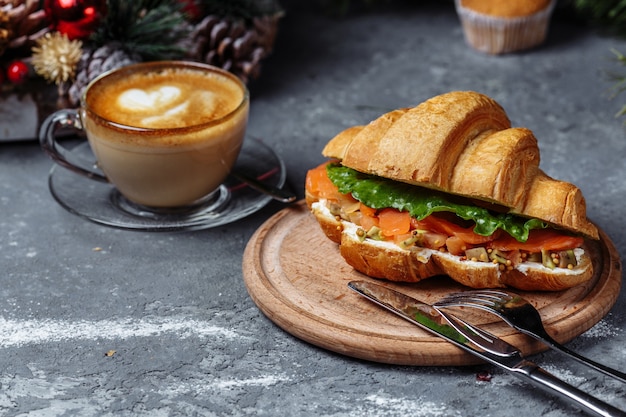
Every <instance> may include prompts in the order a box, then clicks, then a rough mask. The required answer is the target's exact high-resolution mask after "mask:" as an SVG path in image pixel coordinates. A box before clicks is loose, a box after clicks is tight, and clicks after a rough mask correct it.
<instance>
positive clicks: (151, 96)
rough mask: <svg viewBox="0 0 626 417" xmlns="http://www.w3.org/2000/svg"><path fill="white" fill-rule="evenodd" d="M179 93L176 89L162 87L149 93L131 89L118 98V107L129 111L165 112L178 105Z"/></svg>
mask: <svg viewBox="0 0 626 417" xmlns="http://www.w3.org/2000/svg"><path fill="white" fill-rule="evenodd" d="M180 97H181V91H180V89H178V88H177V87H173V86H162V87H159V88H157V89H154V90H151V91H145V90H142V89H139V88H131V89H129V90H126V91H124V92H123V93H122V94H120V95H119V97H118V105H119V106H120V107H121V108H123V109H126V110H130V111H148V110H151V111H155V110H156V111H161V110H165V111H167V110H168V109H169V108H172V107H176V106H178V105H179V103H178V100H179V99H180Z"/></svg>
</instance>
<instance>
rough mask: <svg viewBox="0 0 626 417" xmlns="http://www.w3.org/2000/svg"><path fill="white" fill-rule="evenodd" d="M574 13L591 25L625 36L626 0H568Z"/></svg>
mask: <svg viewBox="0 0 626 417" xmlns="http://www.w3.org/2000/svg"><path fill="white" fill-rule="evenodd" d="M570 1H571V5H572V7H573V8H574V10H575V11H576V13H577V14H578V15H579V16H580V17H581V18H582V19H584V20H585V21H587V22H589V23H590V24H591V25H593V26H596V27H598V28H599V29H601V30H603V31H606V32H608V33H610V34H613V35H617V36H621V37H626V0H570Z"/></svg>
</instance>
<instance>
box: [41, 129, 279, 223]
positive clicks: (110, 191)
mask: <svg viewBox="0 0 626 417" xmlns="http://www.w3.org/2000/svg"><path fill="white" fill-rule="evenodd" d="M69 153H70V154H71V155H70V156H71V157H72V158H76V159H82V160H83V161H88V163H89V164H92V165H95V157H94V156H93V153H92V152H91V148H90V147H89V144H88V143H87V142H84V143H81V144H80V145H78V146H76V147H75V148H73V149H71V150H70V151H69ZM235 170H237V171H240V172H243V173H245V174H247V175H248V176H251V177H254V178H257V179H259V180H262V181H263V182H265V183H267V184H271V185H273V186H275V187H278V188H282V186H283V185H284V184H285V180H286V171H285V165H284V162H283V161H282V159H280V157H279V156H278V155H276V153H275V152H274V151H273V150H272V148H270V147H269V146H268V145H266V144H264V143H263V142H261V141H260V140H257V139H252V138H246V139H245V140H244V143H243V146H242V149H241V153H240V154H239V158H238V159H237V162H236V164H235ZM48 185H49V188H50V192H51V193H52V195H53V196H54V198H55V200H56V201H57V202H58V203H59V204H60V205H61V206H63V207H64V208H65V209H66V210H68V211H69V212H70V213H73V214H76V215H77V216H80V217H83V218H85V219H87V220H90V221H92V222H95V223H98V224H102V225H105V226H110V227H115V228H119V229H127V230H138V231H163V232H167V231H185V230H202V229H209V228H212V227H217V226H222V225H224V224H228V223H232V222H234V221H236V220H239V219H241V218H243V217H246V216H248V215H250V214H252V213H254V212H256V211H258V210H260V209H261V208H262V207H264V206H265V205H266V204H267V203H268V202H269V201H270V200H271V197H270V196H268V195H265V194H262V193H259V192H258V191H255V190H253V189H251V188H250V187H248V186H246V185H245V184H243V183H241V182H240V181H237V180H236V179H234V178H232V177H230V176H229V177H228V178H227V179H226V181H225V182H224V183H223V184H222V185H221V186H220V188H219V189H218V190H217V191H216V192H215V193H213V195H212V196H211V197H210V198H208V199H207V200H205V201H204V202H203V203H201V204H199V205H198V206H196V207H194V208H193V209H190V210H187V211H185V212H178V213H154V212H143V211H142V210H141V208H138V207H137V206H136V205H134V204H133V203H132V202H129V201H128V200H126V199H125V198H124V197H123V196H122V195H121V194H120V193H119V192H118V191H117V190H116V189H115V188H114V187H113V186H112V185H111V184H108V183H104V182H98V181H94V180H90V179H88V178H86V177H83V176H82V175H79V174H76V173H74V172H72V171H70V170H68V169H66V168H63V167H61V166H59V165H56V164H55V165H54V166H53V167H52V169H51V170H50V175H49V177H48Z"/></svg>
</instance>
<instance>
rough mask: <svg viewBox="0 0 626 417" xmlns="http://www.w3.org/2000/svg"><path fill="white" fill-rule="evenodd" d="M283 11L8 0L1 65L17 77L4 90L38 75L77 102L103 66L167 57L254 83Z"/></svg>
mask: <svg viewBox="0 0 626 417" xmlns="http://www.w3.org/2000/svg"><path fill="white" fill-rule="evenodd" d="M281 17H282V12H281V9H280V7H279V5H278V2H277V0H228V1H224V0H133V1H128V0H0V65H2V67H3V68H5V70H6V69H10V71H8V72H5V73H4V74H6V78H7V79H8V80H9V81H11V82H10V83H7V82H5V83H4V84H5V85H3V86H2V92H6V91H10V90H11V89H14V88H15V87H16V83H20V82H21V83H26V84H28V83H27V81H29V80H28V78H29V75H30V76H31V77H30V78H31V79H32V78H33V77H32V76H37V77H39V78H40V79H41V80H42V81H46V82H49V83H51V84H56V86H57V93H58V95H59V97H60V98H61V100H59V103H62V105H63V106H72V107H75V106H78V105H79V103H80V96H81V94H82V91H83V90H84V88H85V87H86V86H87V84H88V83H89V82H91V81H92V80H93V79H94V78H95V77H97V76H99V75H100V74H102V73H103V72H105V71H108V70H112V69H115V68H119V67H121V66H125V65H129V64H131V63H135V62H141V61H153V60H167V59H182V60H192V61H199V62H205V63H208V64H212V65H215V66H219V67H222V68H224V69H226V70H229V71H231V72H233V73H234V74H236V75H238V76H239V77H241V79H242V80H244V81H245V82H247V81H249V80H251V79H253V78H256V77H258V76H259V73H260V67H261V61H262V60H263V59H264V58H265V57H267V56H268V55H269V54H270V52H271V51H272V47H273V44H274V41H275V38H276V33H277V28H278V22H279V20H280V18H281ZM9 63H10V65H9ZM30 65H32V68H33V69H34V71H30V72H29V71H28V69H29V68H30ZM1 82H2V81H1V80H0V83H1ZM61 96H62V97H61ZM0 97H1V96H0Z"/></svg>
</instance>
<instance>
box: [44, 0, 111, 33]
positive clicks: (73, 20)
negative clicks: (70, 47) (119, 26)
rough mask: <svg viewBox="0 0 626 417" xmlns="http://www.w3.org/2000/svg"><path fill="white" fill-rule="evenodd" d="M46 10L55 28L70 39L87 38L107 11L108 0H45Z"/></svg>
mask: <svg viewBox="0 0 626 417" xmlns="http://www.w3.org/2000/svg"><path fill="white" fill-rule="evenodd" d="M44 11H45V13H46V17H47V18H48V20H49V21H50V22H51V27H52V29H53V30H56V31H57V32H59V33H62V34H64V35H66V36H67V37H68V38H69V39H70V40H74V39H85V38H87V37H89V35H91V34H92V33H93V31H94V30H95V29H96V27H97V26H98V24H99V23H100V20H101V19H102V16H104V14H105V13H106V0H45V1H44Z"/></svg>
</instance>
